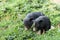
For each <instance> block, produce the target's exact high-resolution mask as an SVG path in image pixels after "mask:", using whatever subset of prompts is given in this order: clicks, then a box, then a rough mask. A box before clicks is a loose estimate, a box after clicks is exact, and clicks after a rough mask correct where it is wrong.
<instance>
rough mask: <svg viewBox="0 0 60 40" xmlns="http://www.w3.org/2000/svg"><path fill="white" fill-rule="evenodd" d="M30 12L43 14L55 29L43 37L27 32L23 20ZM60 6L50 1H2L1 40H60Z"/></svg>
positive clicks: (0, 3)
mask: <svg viewBox="0 0 60 40" xmlns="http://www.w3.org/2000/svg"><path fill="white" fill-rule="evenodd" d="M30 12H43V13H44V14H45V15H46V16H48V17H49V18H50V20H51V24H52V26H54V27H55V28H54V29H52V30H49V31H47V33H45V34H43V35H37V34H36V33H35V32H33V31H30V30H28V31H25V30H24V25H23V21H22V20H23V19H24V17H25V16H26V14H28V13H30ZM59 26H60V5H57V4H55V3H51V2H50V1H49V0H0V40H60V28H59Z"/></svg>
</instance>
